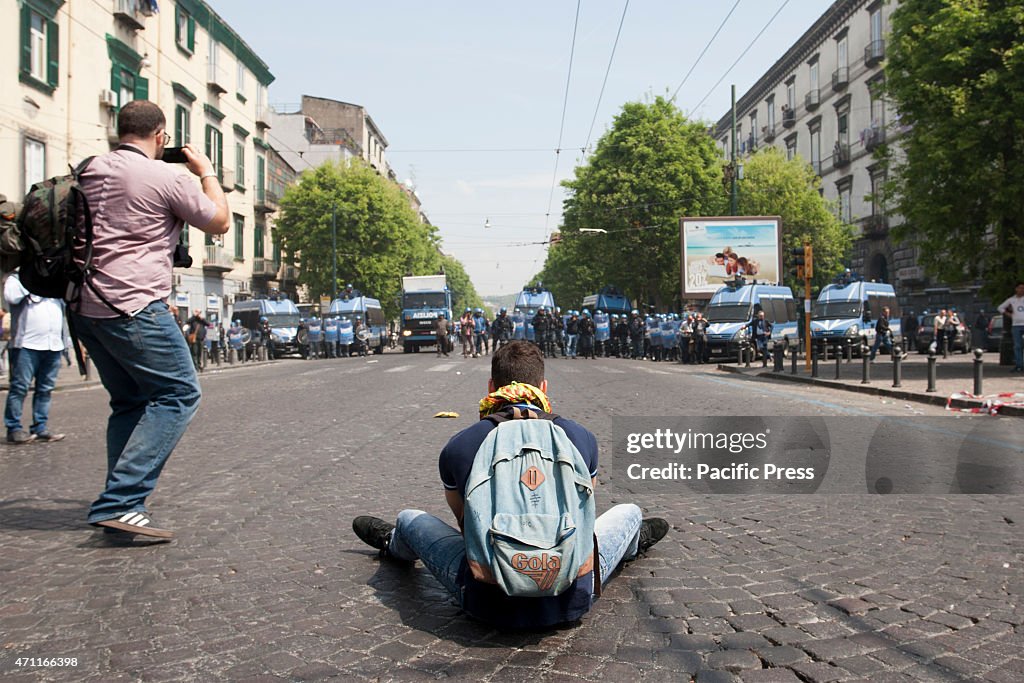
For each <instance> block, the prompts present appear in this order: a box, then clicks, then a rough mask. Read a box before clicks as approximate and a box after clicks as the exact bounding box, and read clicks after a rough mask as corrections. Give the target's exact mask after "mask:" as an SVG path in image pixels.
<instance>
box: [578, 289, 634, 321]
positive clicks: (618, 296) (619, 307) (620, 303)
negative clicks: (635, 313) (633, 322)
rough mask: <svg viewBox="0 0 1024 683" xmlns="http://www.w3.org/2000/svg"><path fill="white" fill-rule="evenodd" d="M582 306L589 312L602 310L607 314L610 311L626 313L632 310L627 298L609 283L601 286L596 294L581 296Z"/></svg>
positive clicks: (610, 312)
mask: <svg viewBox="0 0 1024 683" xmlns="http://www.w3.org/2000/svg"><path fill="white" fill-rule="evenodd" d="M583 308H586V309H588V310H589V311H590V312H591V313H595V312H597V311H603V312H604V313H607V314H609V315H610V314H612V313H617V314H620V315H621V314H626V315H628V314H629V312H630V311H631V310H633V307H632V306H631V305H630V303H629V299H627V298H626V297H625V295H624V294H623V293H622V292H620V291H619V290H618V288H616V287H612V286H611V285H609V286H607V287H602V288H601V289H600V290H598V292H597V294H591V295H589V296H585V297H583Z"/></svg>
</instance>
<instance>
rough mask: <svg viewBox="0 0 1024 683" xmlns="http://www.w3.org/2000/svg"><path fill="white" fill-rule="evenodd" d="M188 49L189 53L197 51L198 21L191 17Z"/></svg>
mask: <svg viewBox="0 0 1024 683" xmlns="http://www.w3.org/2000/svg"><path fill="white" fill-rule="evenodd" d="M187 45H188V49H189V52H195V51H196V20H195V18H194V17H192V16H191V15H189V17H188V43H187Z"/></svg>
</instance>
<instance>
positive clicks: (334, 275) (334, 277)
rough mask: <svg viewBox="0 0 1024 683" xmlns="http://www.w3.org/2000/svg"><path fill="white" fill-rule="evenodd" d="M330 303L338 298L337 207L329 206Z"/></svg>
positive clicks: (335, 205)
mask: <svg viewBox="0 0 1024 683" xmlns="http://www.w3.org/2000/svg"><path fill="white" fill-rule="evenodd" d="M331 264H332V268H331V301H334V300H335V299H337V298H338V205H337V204H334V205H333V206H331Z"/></svg>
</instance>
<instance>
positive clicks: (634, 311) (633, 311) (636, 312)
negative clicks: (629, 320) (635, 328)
mask: <svg viewBox="0 0 1024 683" xmlns="http://www.w3.org/2000/svg"><path fill="white" fill-rule="evenodd" d="M630 313H632V314H633V315H640V311H638V310H636V309H635V308H634V309H633V310H632V311H630Z"/></svg>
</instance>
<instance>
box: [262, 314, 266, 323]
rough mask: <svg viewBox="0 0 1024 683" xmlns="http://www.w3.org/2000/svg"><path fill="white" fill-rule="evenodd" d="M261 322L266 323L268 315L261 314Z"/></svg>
mask: <svg viewBox="0 0 1024 683" xmlns="http://www.w3.org/2000/svg"><path fill="white" fill-rule="evenodd" d="M260 322H261V323H265V322H267V316H265V315H261V316H260Z"/></svg>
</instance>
